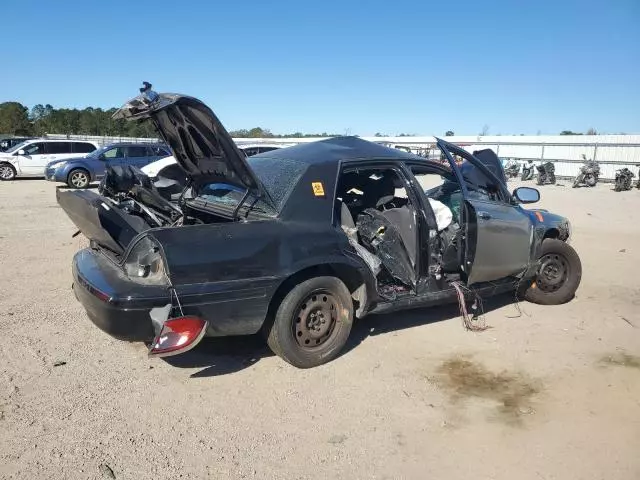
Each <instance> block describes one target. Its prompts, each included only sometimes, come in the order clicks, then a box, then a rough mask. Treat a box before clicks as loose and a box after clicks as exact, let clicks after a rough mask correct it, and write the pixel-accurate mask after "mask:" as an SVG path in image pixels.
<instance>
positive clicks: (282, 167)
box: [247, 156, 307, 210]
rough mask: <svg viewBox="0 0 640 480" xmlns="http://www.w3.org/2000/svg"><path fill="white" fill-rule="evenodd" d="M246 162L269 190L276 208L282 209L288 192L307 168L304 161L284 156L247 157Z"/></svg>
mask: <svg viewBox="0 0 640 480" xmlns="http://www.w3.org/2000/svg"><path fill="white" fill-rule="evenodd" d="M247 162H248V163H249V165H250V166H251V169H252V170H253V171H254V172H255V174H256V176H257V177H258V179H260V181H261V182H262V184H263V185H264V188H266V190H267V192H269V195H270V196H271V198H272V199H273V201H274V202H275V204H276V207H277V208H278V210H281V209H282V207H283V206H284V203H285V202H286V201H287V198H288V197H289V194H290V193H291V192H292V191H293V189H294V187H295V186H296V185H297V184H298V180H300V177H301V176H302V174H303V173H304V171H305V170H306V169H307V165H306V164H305V163H302V162H298V161H296V160H287V159H284V158H278V159H274V158H269V157H262V156H260V157H249V158H247Z"/></svg>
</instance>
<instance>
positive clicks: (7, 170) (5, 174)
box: [0, 165, 13, 180]
mask: <svg viewBox="0 0 640 480" xmlns="http://www.w3.org/2000/svg"><path fill="white" fill-rule="evenodd" d="M12 177H13V170H12V169H11V167H10V166H8V165H0V178H3V179H5V180H9V179H10V178H12Z"/></svg>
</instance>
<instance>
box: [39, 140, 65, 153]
mask: <svg viewBox="0 0 640 480" xmlns="http://www.w3.org/2000/svg"><path fill="white" fill-rule="evenodd" d="M44 150H45V152H46V153H51V154H63V153H72V152H71V142H46V143H45V144H44Z"/></svg>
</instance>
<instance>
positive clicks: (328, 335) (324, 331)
mask: <svg viewBox="0 0 640 480" xmlns="http://www.w3.org/2000/svg"><path fill="white" fill-rule="evenodd" d="M339 312H340V301H339V300H338V299H337V298H336V297H335V296H334V295H333V294H331V293H330V292H328V291H326V290H317V291H315V292H313V293H311V294H310V295H308V296H307V297H306V298H305V299H304V301H302V302H301V303H300V304H299V306H298V308H297V310H296V314H295V316H294V317H293V335H294V337H295V339H296V342H297V343H298V345H299V346H300V347H301V348H303V349H305V350H315V349H318V348H320V347H322V346H323V345H325V344H326V343H327V342H328V341H329V340H331V339H332V338H333V336H334V333H335V331H336V328H335V327H336V324H337V321H338V314H339Z"/></svg>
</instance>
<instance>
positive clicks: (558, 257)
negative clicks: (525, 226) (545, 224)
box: [524, 238, 582, 305]
mask: <svg viewBox="0 0 640 480" xmlns="http://www.w3.org/2000/svg"><path fill="white" fill-rule="evenodd" d="M540 260H541V262H542V263H541V265H540V269H539V270H538V274H537V276H536V278H535V280H534V281H533V282H532V284H531V285H530V286H529V287H528V288H527V289H526V290H525V292H524V298H525V300H527V301H529V302H532V303H539V304H540V305H560V304H562V303H566V302H568V301H569V300H571V299H572V298H573V297H574V296H575V293H576V290H577V289H578V287H579V286H580V280H581V279H582V263H581V262H580V257H579V256H578V254H577V253H576V251H575V250H574V249H573V248H572V247H571V246H570V245H568V244H566V243H565V242H563V241H562V240H558V239H555V238H547V239H546V240H544V241H543V242H542V251H541V253H540ZM554 269H555V270H554ZM554 274H555V278H554Z"/></svg>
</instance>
